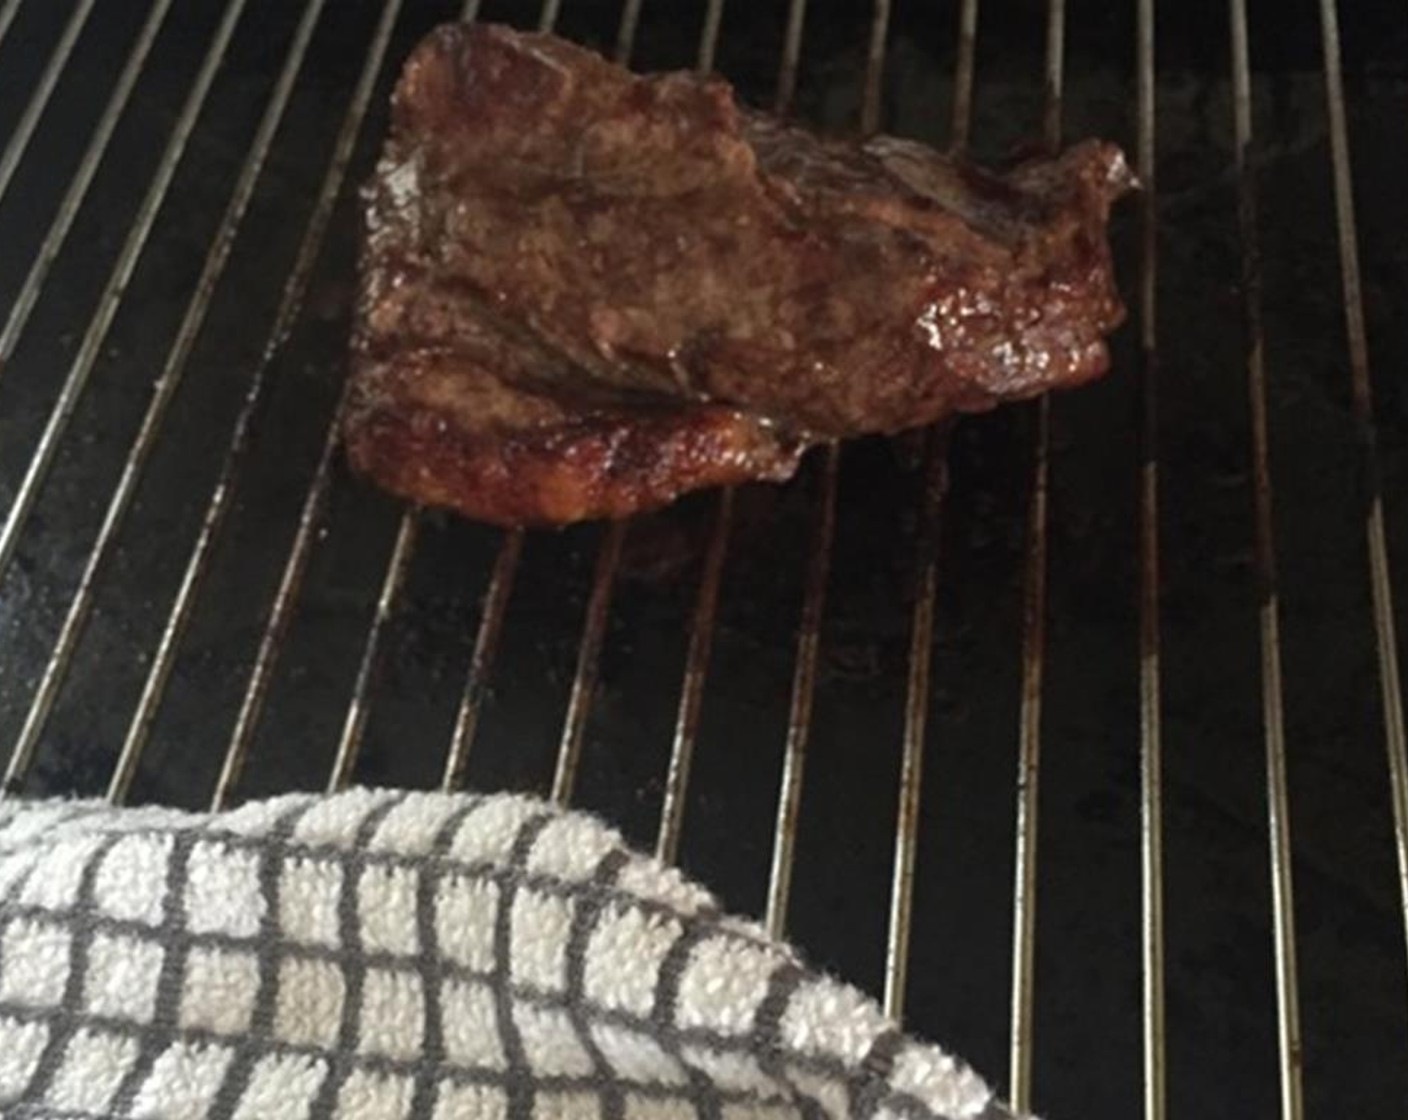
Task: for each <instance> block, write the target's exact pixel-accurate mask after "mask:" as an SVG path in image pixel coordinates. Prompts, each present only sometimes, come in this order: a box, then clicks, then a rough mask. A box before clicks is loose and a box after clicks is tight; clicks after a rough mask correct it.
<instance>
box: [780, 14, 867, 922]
mask: <svg viewBox="0 0 1408 1120" xmlns="http://www.w3.org/2000/svg"><path fill="white" fill-rule="evenodd" d="M873 11H874V15H873V18H872V20H871V29H870V41H869V47H868V50H867V53H866V75H865V82H864V86H863V89H864V90H865V99H864V102H863V104H862V105H861V118H860V119H861V124H862V127H863V128H865V129H866V130H867V131H873V130H874V128H875V127H877V126H878V124H879V120H880V104H879V99H880V89H881V81H882V76H881V75H880V74H879V73H877V72H878V71H880V70H882V69H883V67H884V64H885V38H886V34H887V32H888V29H889V23H888V21H889V15H890V4H889V0H875V7H874V9H873ZM804 14H805V13H804V12H800V11H799V12H796V13H795V19H796V27H797V36H796V41H795V42H794V40H793V35H792V31H791V28H792V19H791V18H790V17H789V21H788V23H789V26H788V37H787V41H786V43H785V44H784V56H783V62H782V67H781V71H780V75H781V76H780V77H779V80H778V85H779V91H778V103H779V105H784V104H785V106H786V107H790V104H791V97H792V95H793V93H794V92H795V89H796V70H797V52H799V51H800V47H801V27H802V19H803V16H804ZM789 82H790V83H791V84H790V85H788V84H787V83H789ZM784 92H785V93H786V98H785V99H784V96H783V94H784ZM840 469H841V448H840V446H839V445H838V444H836V443H834V442H833V443H829V444H827V446H826V451H825V455H824V459H823V463H822V473H821V480H820V490H819V492H818V495H817V510H816V514H815V535H814V537H813V540H812V548H811V553H810V557H809V559H808V562H807V578H806V586H805V589H804V591H803V600H802V617H801V622H800V625H799V627H798V631H797V658H796V663H795V668H794V671H793V676H792V699H791V704H790V708H789V712H788V717H787V739H786V742H785V744H784V746H783V757H782V774H781V779H780V784H779V788H778V796H777V817H776V823H775V826H774V829H773V848H772V863H771V866H770V869H769V873H768V894H767V909H766V911H765V913H764V916H763V923H764V925H765V926H766V927H767V929H768V932H769V933H771V934H773V935H774V936H777V935H780V934H781V933H782V931H783V929H784V928H785V927H786V925H787V905H788V900H789V897H790V895H791V890H792V868H793V864H794V863H795V858H796V847H797V817H798V814H799V812H800V810H801V805H802V777H803V772H804V769H805V764H806V753H807V746H808V743H809V741H810V739H811V722H812V702H813V700H814V699H815V695H816V666H817V655H818V652H819V650H820V646H821V619H822V614H823V612H824V610H825V606H826V585H827V582H828V581H829V579H830V575H831V546H832V542H833V541H834V540H835V537H836V488H837V481H838V479H839V477H840Z"/></svg>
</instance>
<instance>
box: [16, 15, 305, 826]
mask: <svg viewBox="0 0 1408 1120" xmlns="http://www.w3.org/2000/svg"><path fill="white" fill-rule="evenodd" d="M323 3H324V0H309V3H308V4H307V5H306V6H305V8H304V12H303V16H302V18H301V20H300V21H299V24H298V28H297V30H296V31H295V33H294V36H293V38H292V39H291V40H290V43H289V47H288V51H287V53H286V55H285V58H284V63H283V68H282V70H281V71H280V73H279V76H278V79H277V81H276V82H275V85H274V88H273V91H272V92H271V94H270V97H269V101H268V104H267V105H266V106H265V109H264V114H263V117H262V118H261V120H260V122H259V126H258V128H257V130H256V132H255V135H254V138H253V139H252V140H251V142H250V147H249V151H248V153H247V154H246V155H245V159H244V163H243V165H242V166H241V168H240V172H239V175H238V176H237V178H236V181H235V187H234V191H233V193H232V194H231V196H230V200H229V202H228V203H227V205H226V208H225V212H224V214H223V215H222V216H221V219H220V224H219V226H218V228H217V230H216V233H215V236H214V238H213V240H212V241H211V244H210V248H209V250H208V251H207V254H206V258H205V264H204V265H203V267H202V269H201V274H200V278H199V279H198V280H197V282H196V286H195V289H194V290H193V292H192V295H191V299H190V302H189V303H188V304H187V305H186V311H185V313H184V315H183V317H182V320H181V325H180V327H179V328H178V329H177V332H176V336H175V338H174V340H173V341H172V344H171V349H170V350H169V351H168V353H167V357H166V361H165V364H164V365H163V367H162V372H161V376H160V377H159V378H158V379H157V381H156V384H155V386H154V388H153V391H152V398H151V401H150V402H149V404H148V406H147V411H146V414H145V415H144V416H143V418H142V423H141V426H140V428H139V429H138V431H137V435H136V436H135V438H134V439H133V442H132V446H131V448H130V449H129V451H128V454H127V457H126V460H125V461H124V463H123V467H122V472H121V474H120V475H119V476H118V481H117V486H116V488H115V489H114V490H113V493H112V496H111V498H110V499H109V502H108V506H107V509H106V511H105V513H104V514H103V520H102V524H101V525H100V527H99V529H98V535H97V537H96V538H95V540H94V542H93V545H92V548H91V549H90V551H89V553H88V558H87V560H86V561H85V562H84V567H83V573H82V575H81V576H80V577H79V582H78V587H77V589H76V590H75V592H74V597H73V599H72V601H71V602H70V604H69V608H68V611H67V613H66V615H65V617H64V621H63V625H62V626H61V627H60V630H59V635H58V638H57V639H56V641H55V643H54V647H53V649H52V651H51V652H50V655H49V659H48V661H47V662H46V664H45V666H44V672H43V674H42V676H41V677H40V682H39V686H38V688H37V689H36V691H35V694H34V697H33V699H32V700H31V702H30V707H29V711H28V712H27V714H26V716H25V721H24V725H23V726H22V728H21V730H20V736H19V739H18V741H17V744H16V747H15V750H14V752H12V757H14V756H27V755H28V754H29V752H31V751H33V749H34V748H35V746H36V745H37V743H38V741H39V738H40V736H41V735H42V734H43V730H44V727H45V725H46V723H47V720H48V716H49V713H50V711H51V710H52V707H53V703H54V700H55V698H56V697H57V695H58V692H59V690H60V689H61V688H62V686H63V682H64V680H65V679H66V677H67V674H68V669H69V665H70V663H71V661H72V657H73V653H74V650H75V649H76V648H77V645H78V641H79V638H80V637H81V635H82V632H83V628H84V625H85V624H86V622H87V619H88V614H89V611H90V610H91V608H92V604H93V597H94V593H95V588H96V583H97V579H98V575H99V572H100V571H101V569H102V566H103V564H104V563H105V562H106V560H107V558H108V557H109V555H110V554H111V549H112V546H113V542H114V541H115V540H116V538H117V535H118V531H119V529H120V528H121V525H122V521H123V519H124V517H125V516H126V514H127V511H128V509H129V508H130V506H131V502H132V498H133V496H134V494H135V493H136V490H137V485H138V483H139V481H140V479H141V476H142V471H143V469H144V468H145V466H146V462H147V458H148V456H149V455H150V453H151V449H152V446H153V444H154V443H155V442H156V439H157V436H158V434H159V432H160V430H161V425H162V423H163V421H164V420H165V418H166V412H167V408H168V406H169V404H170V402H171V399H172V397H173V396H174V394H175V392H176V389H177V387H178V386H179V385H180V383H181V380H182V377H183V376H184V373H185V370H186V365H187V362H188V361H189V359H190V356H191V351H192V349H193V348H194V346H195V341H196V338H197V337H198V335H199V334H200V330H201V327H202V325H203V324H204V322H205V316H206V312H207V311H208V309H209V306H210V302H211V299H212V298H213V296H214V294H215V288H216V285H217V284H218V282H219V279H220V276H221V275H222V273H223V272H224V268H225V264H226V262H227V261H228V259H229V256H230V252H231V249H232V248H233V246H234V241H235V237H236V236H237V234H238V232H239V227H240V224H241V222H242V221H243V220H244V215H245V211H246V209H247V208H248V205H249V200H250V198H251V197H252V196H253V194H254V188H255V185H256V183H257V182H258V179H259V175H260V173H261V171H262V170H263V167H264V162H265V159H266V158H267V156H268V153H269V148H270V146H271V145H272V143H273V139H274V135H275V133H276V132H277V131H278V127H279V124H280V122H281V121H282V120H283V115H284V111H285V109H286V107H287V104H288V99H289V95H290V93H291V92H292V89H293V85H294V82H295V81H296V80H297V77H298V74H299V71H300V70H301V69H302V66H303V58H304V56H305V54H306V52H307V48H308V43H309V40H310V39H311V38H312V35H313V30H314V28H315V27H316V25H317V22H318V18H319V15H320V13H321V11H322V8H323ZM131 776H132V775H131V771H130V770H128V769H125V768H124V767H123V766H122V765H121V763H120V762H119V766H118V768H117V770H116V771H115V772H114V774H113V775H112V779H111V782H110V784H109V789H108V795H109V797H111V798H113V799H114V800H120V799H121V798H122V796H123V795H124V794H125V792H126V789H127V785H128V783H129V782H130V780H131Z"/></svg>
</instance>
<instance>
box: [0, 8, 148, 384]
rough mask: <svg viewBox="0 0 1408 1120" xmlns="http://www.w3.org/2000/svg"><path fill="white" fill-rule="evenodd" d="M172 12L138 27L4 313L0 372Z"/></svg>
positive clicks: (66, 236) (0, 333)
mask: <svg viewBox="0 0 1408 1120" xmlns="http://www.w3.org/2000/svg"><path fill="white" fill-rule="evenodd" d="M170 8H171V0H155V2H154V3H153V4H152V6H151V8H150V9H149V10H148V12H147V18H146V20H145V22H144V23H143V24H142V28H141V30H140V31H139V32H138V33H137V38H136V39H135V40H133V43H132V49H131V51H130V52H129V53H128V55H127V61H126V62H125V63H124V64H123V67H122V72H121V73H120V74H119V75H118V78H117V82H116V84H115V85H114V86H113V90H112V94H111V95H110V96H109V97H108V103H107V105H106V106H105V107H104V108H103V113H102V116H101V117H100V118H99V119H98V123H97V125H96V126H95V127H94V129H93V135H92V136H91V137H90V138H89V140H88V146H87V147H86V148H85V149H84V152H83V157H82V158H81V159H80V160H79V161H78V167H77V169H76V170H75V171H74V173H73V179H72V180H71V181H70V183H69V185H68V189H67V190H65V191H64V197H63V199H62V201H61V202H60V203H59V208H58V210H56V211H55V212H54V218H53V220H52V222H51V223H50V225H49V229H48V232H46V233H45V235H44V240H43V242H41V244H40V246H39V251H38V253H36V254H35V257H34V260H33V261H32V262H31V263H30V266H29V271H28V272H27V273H26V274H25V278H24V283H23V284H21V285H20V290H19V293H18V294H17V295H16V296H15V301H14V303H13V304H11V305H10V310H9V311H8V312H7V313H6V316H5V325H4V327H3V328H0V373H3V372H4V363H5V362H6V361H7V360H8V359H9V357H10V355H11V354H13V353H14V352H15V346H16V345H17V344H18V342H19V338H20V333H21V332H22V331H23V330H24V326H25V323H27V322H28V321H29V313H30V312H31V311H33V310H34V305H35V303H36V302H37V301H38V299H39V293H40V291H41V289H42V288H43V287H44V281H45V280H47V279H48V277H49V270H50V269H51V268H52V267H53V264H54V261H55V259H56V258H57V257H58V255H59V251H60V250H61V249H62V248H63V244H64V241H65V240H66V239H67V238H68V233H69V230H70V229H71V228H72V226H73V221H74V219H75V218H76V217H77V216H78V211H79V208H80V207H81V206H82V205H83V200H84V199H85V198H86V197H87V196H88V188H89V187H90V186H91V185H92V183H93V176H94V175H96V174H97V171H98V165H99V164H100V163H101V162H102V160H103V156H104V155H105V154H106V152H107V149H108V143H109V141H111V140H112V134H113V130H114V129H116V128H117V122H118V120H119V118H120V117H121V116H122V113H123V110H124V109H126V107H127V101H128V99H129V98H130V97H131V95H132V88H133V86H135V85H136V84H137V79H138V77H139V76H140V75H141V73H142V68H143V67H144V66H145V65H146V61H147V55H148V54H149V53H150V52H151V48H152V43H153V42H155V40H156V37H157V33H158V32H159V31H160V30H161V26H162V23H163V22H164V21H165V19H166V13H167V12H168V11H169V10H170Z"/></svg>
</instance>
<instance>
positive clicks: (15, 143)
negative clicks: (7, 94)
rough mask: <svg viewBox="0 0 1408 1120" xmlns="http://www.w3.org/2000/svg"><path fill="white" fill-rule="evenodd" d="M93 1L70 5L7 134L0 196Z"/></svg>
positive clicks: (0, 157)
mask: <svg viewBox="0 0 1408 1120" xmlns="http://www.w3.org/2000/svg"><path fill="white" fill-rule="evenodd" d="M93 2H94V0H78V3H77V4H75V5H74V8H73V12H72V14H71V15H70V16H69V17H68V22H67V23H66V24H64V29H63V31H62V32H61V33H60V34H59V41H58V42H57V43H56V44H55V45H54V51H53V53H52V54H51V55H50V56H49V61H48V62H47V63H46V64H45V66H44V71H43V73H41V74H40V75H39V84H38V85H36V86H35V87H34V92H33V93H32V94H30V96H29V101H28V103H26V105H25V107H24V112H23V113H21V114H20V119H19V123H18V124H16V125H15V131H14V132H12V133H11V134H10V139H9V140H8V141H7V142H6V144H5V150H4V151H3V152H0V199H4V197H5V192H6V191H8V190H9V189H10V180H11V179H13V178H14V176H15V171H16V170H17V169H18V168H19V165H20V160H22V159H23V158H24V153H25V149H26V148H28V147H29V141H30V139H31V138H32V137H33V136H34V130H35V129H36V128H37V127H38V126H39V118H40V117H42V116H43V115H44V110H45V109H46V108H48V106H49V98H50V97H51V96H53V93H54V87H55V86H56V85H58V84H59V79H60V78H61V77H63V73H64V70H65V69H66V68H67V67H68V59H69V55H71V54H73V48H74V44H76V43H77V42H78V37H79V36H80V35H81V34H83V26H84V24H86V23H87V22H88V16H89V15H90V14H91V13H92V11H93ZM14 15H15V13H14V11H13V10H11V11H10V12H9V18H10V19H14ZM8 28H9V24H8V23H6V30H8Z"/></svg>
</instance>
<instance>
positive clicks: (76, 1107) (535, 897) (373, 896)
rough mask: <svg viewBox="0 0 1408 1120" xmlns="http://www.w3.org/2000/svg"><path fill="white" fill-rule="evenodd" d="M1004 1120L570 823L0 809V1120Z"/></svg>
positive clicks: (775, 948)
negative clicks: (59, 1119)
mask: <svg viewBox="0 0 1408 1120" xmlns="http://www.w3.org/2000/svg"><path fill="white" fill-rule="evenodd" d="M17 1117H56V1118H57V1117H63V1118H66V1120H96V1118H105V1117H161V1118H172V1120H206V1118H212V1120H215V1118H218V1120H304V1118H307V1120H1011V1114H1010V1113H1009V1112H1008V1111H1007V1110H1006V1109H1005V1108H1004V1107H1003V1106H1002V1105H1001V1104H1000V1103H999V1102H998V1101H997V1100H996V1099H995V1098H994V1096H993V1094H992V1092H991V1091H990V1090H989V1088H988V1087H987V1085H986V1084H985V1083H984V1082H983V1080H982V1079H981V1078H980V1077H979V1076H978V1075H977V1074H976V1073H974V1072H973V1071H972V1070H971V1069H969V1068H968V1067H967V1066H966V1065H964V1064H963V1063H962V1062H961V1061H959V1060H958V1059H956V1058H954V1057H952V1056H950V1055H949V1054H947V1053H945V1052H944V1051H942V1050H940V1049H938V1048H937V1047H934V1046H931V1045H928V1044H926V1043H923V1042H920V1041H917V1040H915V1039H912V1038H910V1037H908V1036H907V1035H905V1034H904V1033H902V1031H901V1030H900V1029H899V1028H898V1027H897V1026H895V1025H894V1024H893V1023H891V1022H889V1021H888V1020H886V1018H885V1017H884V1015H882V1014H881V1011H880V1009H879V1007H878V1006H877V1005H876V1004H875V1003H874V1002H873V1001H872V1000H871V999H869V998H868V997H867V996H865V995H864V994H862V993H861V992H859V991H858V990H856V989H855V988H852V987H848V986H847V985H845V984H843V983H841V982H839V981H837V980H835V979H832V978H830V977H828V976H825V975H822V974H820V973H818V972H814V971H811V970H809V969H808V968H807V967H806V966H805V964H804V963H803V962H802V960H801V959H800V958H799V956H798V954H797V953H796V951H795V950H793V949H791V948H789V947H787V946H786V945H783V944H780V943H778V942H777V941H775V940H772V939H770V938H769V937H768V936H767V935H766V934H765V932H764V931H763V930H762V929H761V928H760V927H758V926H757V925H755V924H753V923H750V922H747V921H743V920H739V919H737V918H732V917H729V916H727V915H725V914H723V913H722V912H721V911H720V908H719V905H718V903H717V902H716V901H715V899H714V898H713V897H712V896H711V895H710V894H709V893H708V891H706V890H704V889H703V888H702V887H699V886H697V885H695V884H694V883H692V882H690V881H689V880H688V879H687V878H685V877H684V876H683V875H681V874H680V873H679V872H678V871H676V870H674V869H673V868H669V867H666V866H664V865H662V864H660V863H658V862H657V861H655V860H653V859H650V858H648V857H645V856H642V855H639V854H637V853H635V852H633V851H631V850H630V849H629V848H628V847H627V846H626V845H625V844H624V842H623V841H622V839H621V837H620V836H619V835H618V834H617V833H616V832H614V831H612V830H611V829H610V828H608V827H607V826H605V825H604V824H602V823H601V822H599V821H597V820H596V819H594V818H592V817H590V816H588V815H585V814H582V813H577V812H567V811H563V810H560V809H556V808H553V807H551V806H549V805H547V804H545V803H543V802H541V801H538V800H535V799H532V798H529V797H523V796H518V795H512V794H497V795H492V796H475V795H470V794H456V795H450V794H438V793H408V792H392V791H374V790H351V791H348V792H345V793H340V794H334V795H328V796H313V795H292V796H286V797H280V798H276V799H273V800H269V801H261V802H253V803H251V804H248V805H245V806H243V807H241V808H239V809H236V810H233V811H231V812H225V813H214V814H191V813H182V812H177V811H173V810H166V809H148V808H141V809H119V808H113V807H111V806H108V805H105V804H98V803H84V802H44V803H39V804H24V803H22V802H15V801H7V802H5V803H3V804H0V1118H3V1120H11V1118H17Z"/></svg>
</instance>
